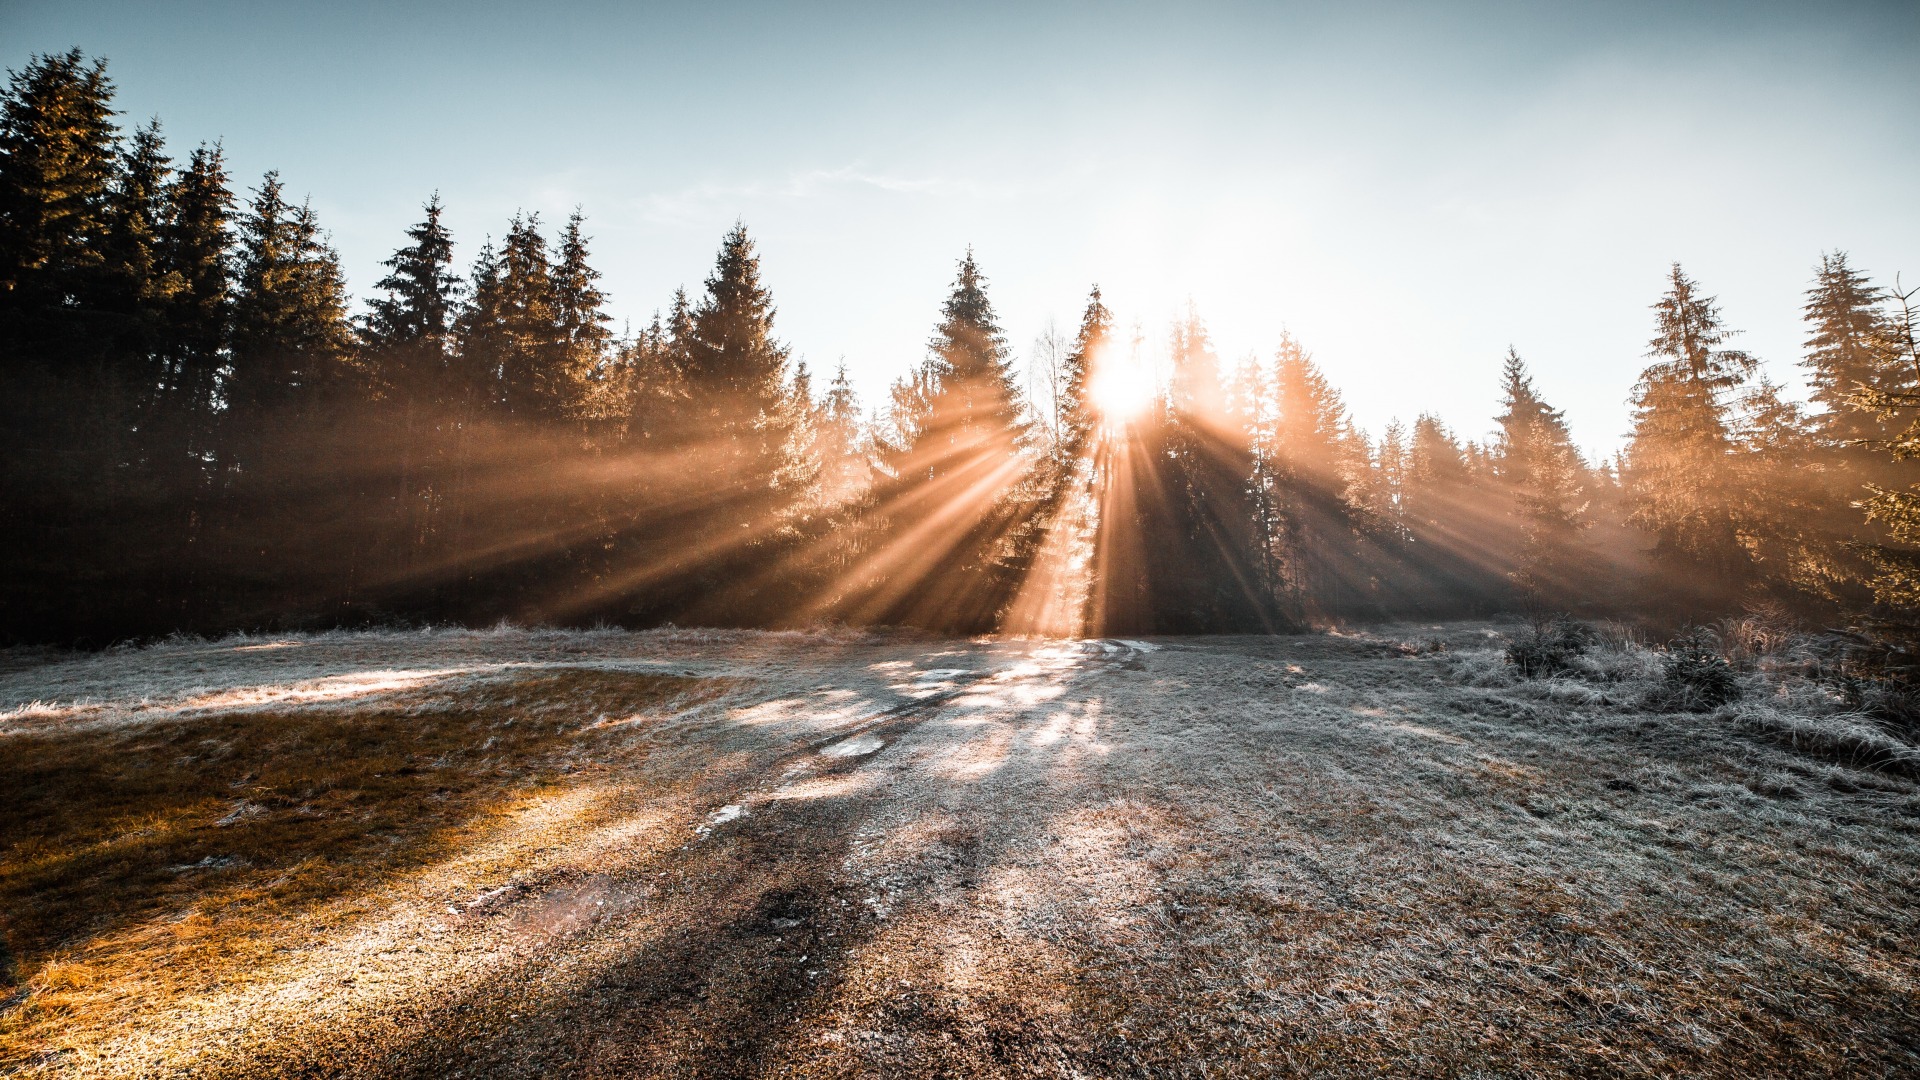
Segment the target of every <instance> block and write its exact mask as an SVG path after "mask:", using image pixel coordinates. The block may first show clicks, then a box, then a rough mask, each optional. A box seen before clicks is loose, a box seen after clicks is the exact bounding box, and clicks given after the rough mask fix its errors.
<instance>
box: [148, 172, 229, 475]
mask: <svg viewBox="0 0 1920 1080" xmlns="http://www.w3.org/2000/svg"><path fill="white" fill-rule="evenodd" d="M232 216H233V193H232V192H231V191H230V190H228V188H227V170H226V164H225V161H224V160H223V158H222V155H221V151H220V147H218V146H212V147H208V146H201V147H199V148H198V149H196V150H195V151H194V152H193V156H192V158H190V159H189V161H188V163H187V167H186V168H185V169H183V170H181V172H180V173H179V175H177V176H176V177H175V178H174V180H173V183H172V184H171V185H169V186H168V188H167V193H166V220H165V222H164V224H163V225H162V227H161V232H160V263H161V266H162V267H163V271H164V275H165V278H166V281H167V287H166V299H165V308H164V311H163V314H162V316H161V322H162V327H161V330H160V331H159V337H160V344H159V352H160V354H161V358H162V359H161V369H162V371H161V388H162V394H163V396H164V397H165V399H166V401H167V404H166V405H165V407H164V408H165V411H167V412H168V413H170V414H172V415H174V416H176V417H179V418H181V420H182V422H183V423H186V424H187V425H188V426H189V427H190V428H191V429H192V430H193V431H194V432H195V433H196V434H194V435H190V436H188V442H189V444H190V445H189V447H188V449H189V450H190V451H191V450H196V449H206V446H205V445H204V440H205V437H206V435H207V425H209V424H210V423H211V419H212V415H213V410H214V404H215V394H216V390H217V387H218V384H219V373H220V369H221V367H222V366H223V365H224V364H225V363H226V345H227V324H228V314H229V311H228V309H229V304H230V300H231V289H232V280H233V263H232V247H233V235H232V232H231V230H230V228H229V222H230V220H231V218H232Z"/></svg>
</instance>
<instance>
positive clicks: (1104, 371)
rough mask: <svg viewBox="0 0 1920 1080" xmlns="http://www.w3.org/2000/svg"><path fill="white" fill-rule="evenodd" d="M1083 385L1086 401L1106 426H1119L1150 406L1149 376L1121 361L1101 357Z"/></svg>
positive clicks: (1137, 366)
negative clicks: (1085, 388)
mask: <svg viewBox="0 0 1920 1080" xmlns="http://www.w3.org/2000/svg"><path fill="white" fill-rule="evenodd" d="M1101 359H1102V362H1101V363H1100V364H1098V365H1096V367H1095V368H1094V372H1093V377H1092V378H1091V379H1090V380H1089V381H1088V383H1087V397H1088V398H1089V399H1090V400H1091V401H1092V402H1093V407H1094V408H1095V409H1097V410H1099V412H1100V415H1101V417H1102V418H1104V419H1105V420H1106V421H1107V423H1109V424H1123V423H1125V422H1127V421H1129V420H1132V419H1133V418H1135V417H1137V416H1139V415H1140V414H1141V413H1143V412H1146V411H1147V406H1149V405H1151V404H1153V394H1154V389H1155V388H1154V380H1153V373H1152V372H1150V371H1148V370H1147V369H1146V367H1145V365H1142V364H1139V363H1137V362H1134V361H1132V360H1128V359H1123V358H1121V357H1117V356H1113V355H1111V354H1109V355H1108V356H1105V357H1102V358H1101Z"/></svg>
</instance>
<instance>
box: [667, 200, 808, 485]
mask: <svg viewBox="0 0 1920 1080" xmlns="http://www.w3.org/2000/svg"><path fill="white" fill-rule="evenodd" d="M773 316H774V306H773V297H772V294H770V293H769V292H768V291H767V289H766V286H765V285H763V284H762V283H761V281H760V258H759V256H758V255H757V254H756V253H755V252H754V246H753V241H752V240H750V239H749V238H748V237H747V230H746V226H744V225H735V226H734V227H733V229H732V231H730V232H728V233H727V235H726V237H725V238H724V239H723V240H722V241H721V244H720V254H719V257H718V258H717V259H716V260H715V263H714V268H713V273H712V274H711V275H709V276H708V278H707V282H706V295H705V296H704V297H703V298H702V299H701V301H700V303H699V305H698V306H697V307H695V308H694V309H693V310H692V311H691V312H690V313H689V318H688V319H687V323H688V325H687V334H686V341H685V350H686V358H685V368H684V370H685V373H686V379H687V384H688V391H689V393H690V394H691V395H692V400H693V401H694V403H695V407H696V408H698V409H700V410H701V411H702V412H704V413H705V418H706V430H705V431H703V432H701V437H702V439H703V440H708V439H710V440H711V441H712V446H713V459H714V460H713V465H714V467H715V475H716V476H718V477H721V478H723V482H725V483H730V484H734V485H739V486H741V487H742V488H743V489H744V490H749V491H755V492H760V493H765V492H768V491H770V490H772V489H774V488H775V487H776V485H777V484H778V478H779V477H781V476H782V475H784V474H786V473H787V472H788V471H789V469H788V465H789V462H788V461H786V460H785V455H786V453H787V449H788V446H789V442H790V437H791V435H792V430H791V426H792V419H791V416H790V413H789V411H788V408H787V404H788V397H787V347H786V346H785V345H783V344H781V343H780V342H779V341H778V340H777V339H776V338H775V337H774V336H773Z"/></svg>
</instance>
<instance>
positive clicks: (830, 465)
mask: <svg viewBox="0 0 1920 1080" xmlns="http://www.w3.org/2000/svg"><path fill="white" fill-rule="evenodd" d="M814 430H815V438H816V440H817V445H818V447H819V450H818V456H819V459H820V498H821V501H822V502H823V503H824V504H825V505H827V506H829V507H833V506H840V505H844V504H845V503H847V502H849V501H851V500H852V499H854V498H856V497H857V496H859V495H860V494H861V493H862V492H864V491H866V489H867V487H868V485H869V484H870V483H871V482H872V469H871V466H870V465H869V464H868V460H867V437H866V432H865V430H864V427H863V425H862V423H861V419H860V399H859V396H858V395H857V394H856V393H855V392H854V389H853V383H852V381H851V380H849V379H848V378H847V365H846V364H845V363H844V362H843V363H841V365H840V366H839V368H838V369H837V370H835V372H834V375H833V382H831V383H829V384H828V385H827V396H826V398H825V399H824V400H823V401H822V402H821V406H820V410H819V412H818V414H817V416H816V418H815V427H814Z"/></svg>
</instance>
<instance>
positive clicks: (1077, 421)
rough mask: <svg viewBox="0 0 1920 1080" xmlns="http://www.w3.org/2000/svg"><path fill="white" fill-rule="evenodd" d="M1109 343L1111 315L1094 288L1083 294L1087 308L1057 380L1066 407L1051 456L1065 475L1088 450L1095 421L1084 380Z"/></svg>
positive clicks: (1089, 376) (1096, 288)
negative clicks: (1056, 447) (1057, 442)
mask: <svg viewBox="0 0 1920 1080" xmlns="http://www.w3.org/2000/svg"><path fill="white" fill-rule="evenodd" d="M1112 339H1113V313H1112V312H1111V311H1108V310H1107V306H1106V305H1105V304H1103V303H1101V302H1100V286H1098V285H1095V286H1094V287H1093V291H1092V292H1090V293H1088V294H1087V307H1086V310H1085V311H1083V312H1081V314H1080V328H1079V329H1078V330H1076V331H1075V332H1074V335H1073V346H1072V348H1071V349H1070V350H1069V351H1068V353H1067V358H1066V363H1065V365H1064V367H1065V372H1064V377H1063V378H1062V379H1061V383H1062V387H1061V396H1062V397H1063V398H1064V399H1065V401H1066V407H1065V410H1064V414H1063V416H1062V419H1061V424H1060V439H1059V449H1058V450H1057V451H1056V454H1055V456H1056V459H1057V460H1058V461H1060V462H1061V463H1062V466H1063V469H1064V470H1065V471H1071V469H1072V463H1073V462H1074V461H1075V460H1076V459H1078V458H1079V457H1080V456H1082V455H1083V454H1085V453H1086V452H1087V451H1088V449H1089V448H1090V445H1091V442H1092V438H1093V430H1094V427H1095V426H1096V425H1097V424H1098V422H1099V417H1098V416H1097V415H1096V414H1095V411H1094V406H1093V402H1092V401H1091V400H1090V399H1089V398H1088V391H1089V386H1088V380H1089V379H1090V378H1091V377H1092V375H1093V365H1094V364H1096V363H1099V360H1100V355H1101V353H1102V352H1104V351H1105V350H1106V349H1108V348H1110V347H1111V344H1112Z"/></svg>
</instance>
